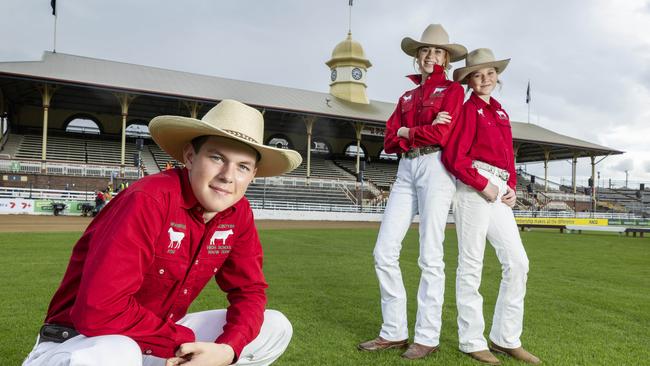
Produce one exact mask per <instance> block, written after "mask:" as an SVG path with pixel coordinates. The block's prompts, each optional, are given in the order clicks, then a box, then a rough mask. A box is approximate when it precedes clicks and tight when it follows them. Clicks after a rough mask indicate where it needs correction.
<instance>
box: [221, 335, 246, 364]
mask: <svg viewBox="0 0 650 366" xmlns="http://www.w3.org/2000/svg"><path fill="white" fill-rule="evenodd" d="M214 342H215V343H224V344H227V345H229V346H230V347H232V350H233V351H235V357H234V358H233V360H232V363H235V362H237V360H238V359H239V355H240V354H241V351H242V349H244V347H246V345H247V344H248V342H247V341H246V339H245V336H244V335H243V334H241V333H239V332H224V333H222V334H221V335H220V336H219V337H218V338H217V340H216V341H214Z"/></svg>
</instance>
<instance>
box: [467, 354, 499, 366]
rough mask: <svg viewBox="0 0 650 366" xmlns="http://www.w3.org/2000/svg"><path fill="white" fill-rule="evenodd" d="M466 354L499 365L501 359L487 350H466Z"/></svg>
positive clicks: (486, 362) (482, 361)
mask: <svg viewBox="0 0 650 366" xmlns="http://www.w3.org/2000/svg"><path fill="white" fill-rule="evenodd" d="M467 355H468V356H469V357H471V358H473V359H475V360H476V361H478V362H481V363H484V364H488V365H501V361H499V359H498V358H496V357H494V355H493V354H492V352H490V351H488V350H482V351H475V352H468V353H467Z"/></svg>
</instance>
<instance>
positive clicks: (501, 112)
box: [497, 111, 508, 119]
mask: <svg viewBox="0 0 650 366" xmlns="http://www.w3.org/2000/svg"><path fill="white" fill-rule="evenodd" d="M497 114H498V115H499V118H501V119H508V116H507V115H506V114H505V112H504V111H497Z"/></svg>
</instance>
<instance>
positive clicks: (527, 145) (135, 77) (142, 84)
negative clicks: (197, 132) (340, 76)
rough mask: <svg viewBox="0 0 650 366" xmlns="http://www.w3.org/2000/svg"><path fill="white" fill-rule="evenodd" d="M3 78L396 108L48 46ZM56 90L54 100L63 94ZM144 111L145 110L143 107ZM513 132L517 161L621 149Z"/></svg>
mask: <svg viewBox="0 0 650 366" xmlns="http://www.w3.org/2000/svg"><path fill="white" fill-rule="evenodd" d="M2 79H5V80H6V79H13V80H26V81H31V82H43V81H49V82H53V83H57V84H63V85H69V86H74V87H77V89H79V87H81V88H95V89H104V90H109V91H121V92H131V93H135V94H140V95H148V96H151V97H158V98H160V97H163V98H172V99H174V100H178V99H185V100H196V101H206V102H214V103H216V102H218V101H221V100H223V99H228V98H230V99H237V100H240V101H242V102H244V103H247V104H250V105H253V106H256V107H259V108H264V109H267V110H272V111H279V112H289V113H297V114H307V115H316V116H322V117H329V118H334V119H341V120H346V121H349V120H353V121H364V122H368V123H370V124H374V125H380V126H383V125H384V123H385V121H386V120H387V119H388V117H389V116H390V114H391V113H392V112H393V110H394V108H395V104H394V103H387V102H381V101H374V100H373V101H370V104H367V105H366V104H357V103H351V102H346V101H344V100H340V99H338V98H335V97H333V96H332V95H330V94H328V93H322V92H315V91H309V90H303V89H296V88H288V87H282V86H275V85H268V84H261V83H254V82H248V81H241V80H233V79H226V78H221V77H215V76H206V75H199V74H194V73H188V72H181V71H174V70H167V69H162V68H156V67H149V66H142V65H135V64H129V63H123V62H116V61H109V60H101V59H96V58H90V57H82V56H75V55H68V54H63V53H52V52H47V51H46V52H44V54H43V58H42V60H40V61H19V62H0V81H2ZM0 86H2V83H0ZM70 89H71V90H68V91H67V93H68V94H67V96H68V98H69V100H70V101H69V103H70V104H74V103H79V100H81V101H82V102H83V99H79V96H80V93H83V90H81V89H80V90H74V88H70ZM4 91H5V93H6V90H4ZM15 92H16V93H17V94H20V95H21V97H22V98H25V97H26V94H25V91H24V90H19V89H16V91H15ZM59 95H60V94H58V95H57V100H60V99H61V97H60V96H59ZM81 95H82V96H83V94H81ZM64 98H65V95H64ZM147 104H149V105H147V106H140V108H149V110H147V111H146V115H152V116H155V115H158V114H171V113H170V112H169V110H165V109H163V108H165V106H164V105H162V104H158V105H154V104H155V103H154V101H153V100H149V103H147ZM167 107H169V106H167ZM141 110H142V111H145V110H144V109H141ZM161 112H162V113H161ZM142 116H145V113H144V112H143V114H142ZM512 132H513V139H514V141H515V144H518V145H519V150H518V157H517V161H518V162H522V163H523V162H530V161H541V160H544V150H545V149H547V150H549V151H550V153H551V155H550V159H551V160H558V159H568V158H571V157H573V156H574V154H579V155H582V156H589V155H611V154H621V153H622V151H618V150H614V149H610V148H608V147H605V146H601V145H597V144H593V143H590V142H587V141H583V140H579V139H575V138H572V137H569V136H565V135H561V134H559V133H555V132H553V131H550V130H547V129H545V128H542V127H540V126H537V125H535V124H528V123H521V122H512Z"/></svg>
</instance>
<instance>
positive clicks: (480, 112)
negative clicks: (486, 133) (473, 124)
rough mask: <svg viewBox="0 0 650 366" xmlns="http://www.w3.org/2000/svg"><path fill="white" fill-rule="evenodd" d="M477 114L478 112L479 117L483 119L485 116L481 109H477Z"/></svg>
mask: <svg viewBox="0 0 650 366" xmlns="http://www.w3.org/2000/svg"><path fill="white" fill-rule="evenodd" d="M477 112H478V114H479V116H481V117H485V115H484V114H483V108H481V109H479V110H478V111H477Z"/></svg>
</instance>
